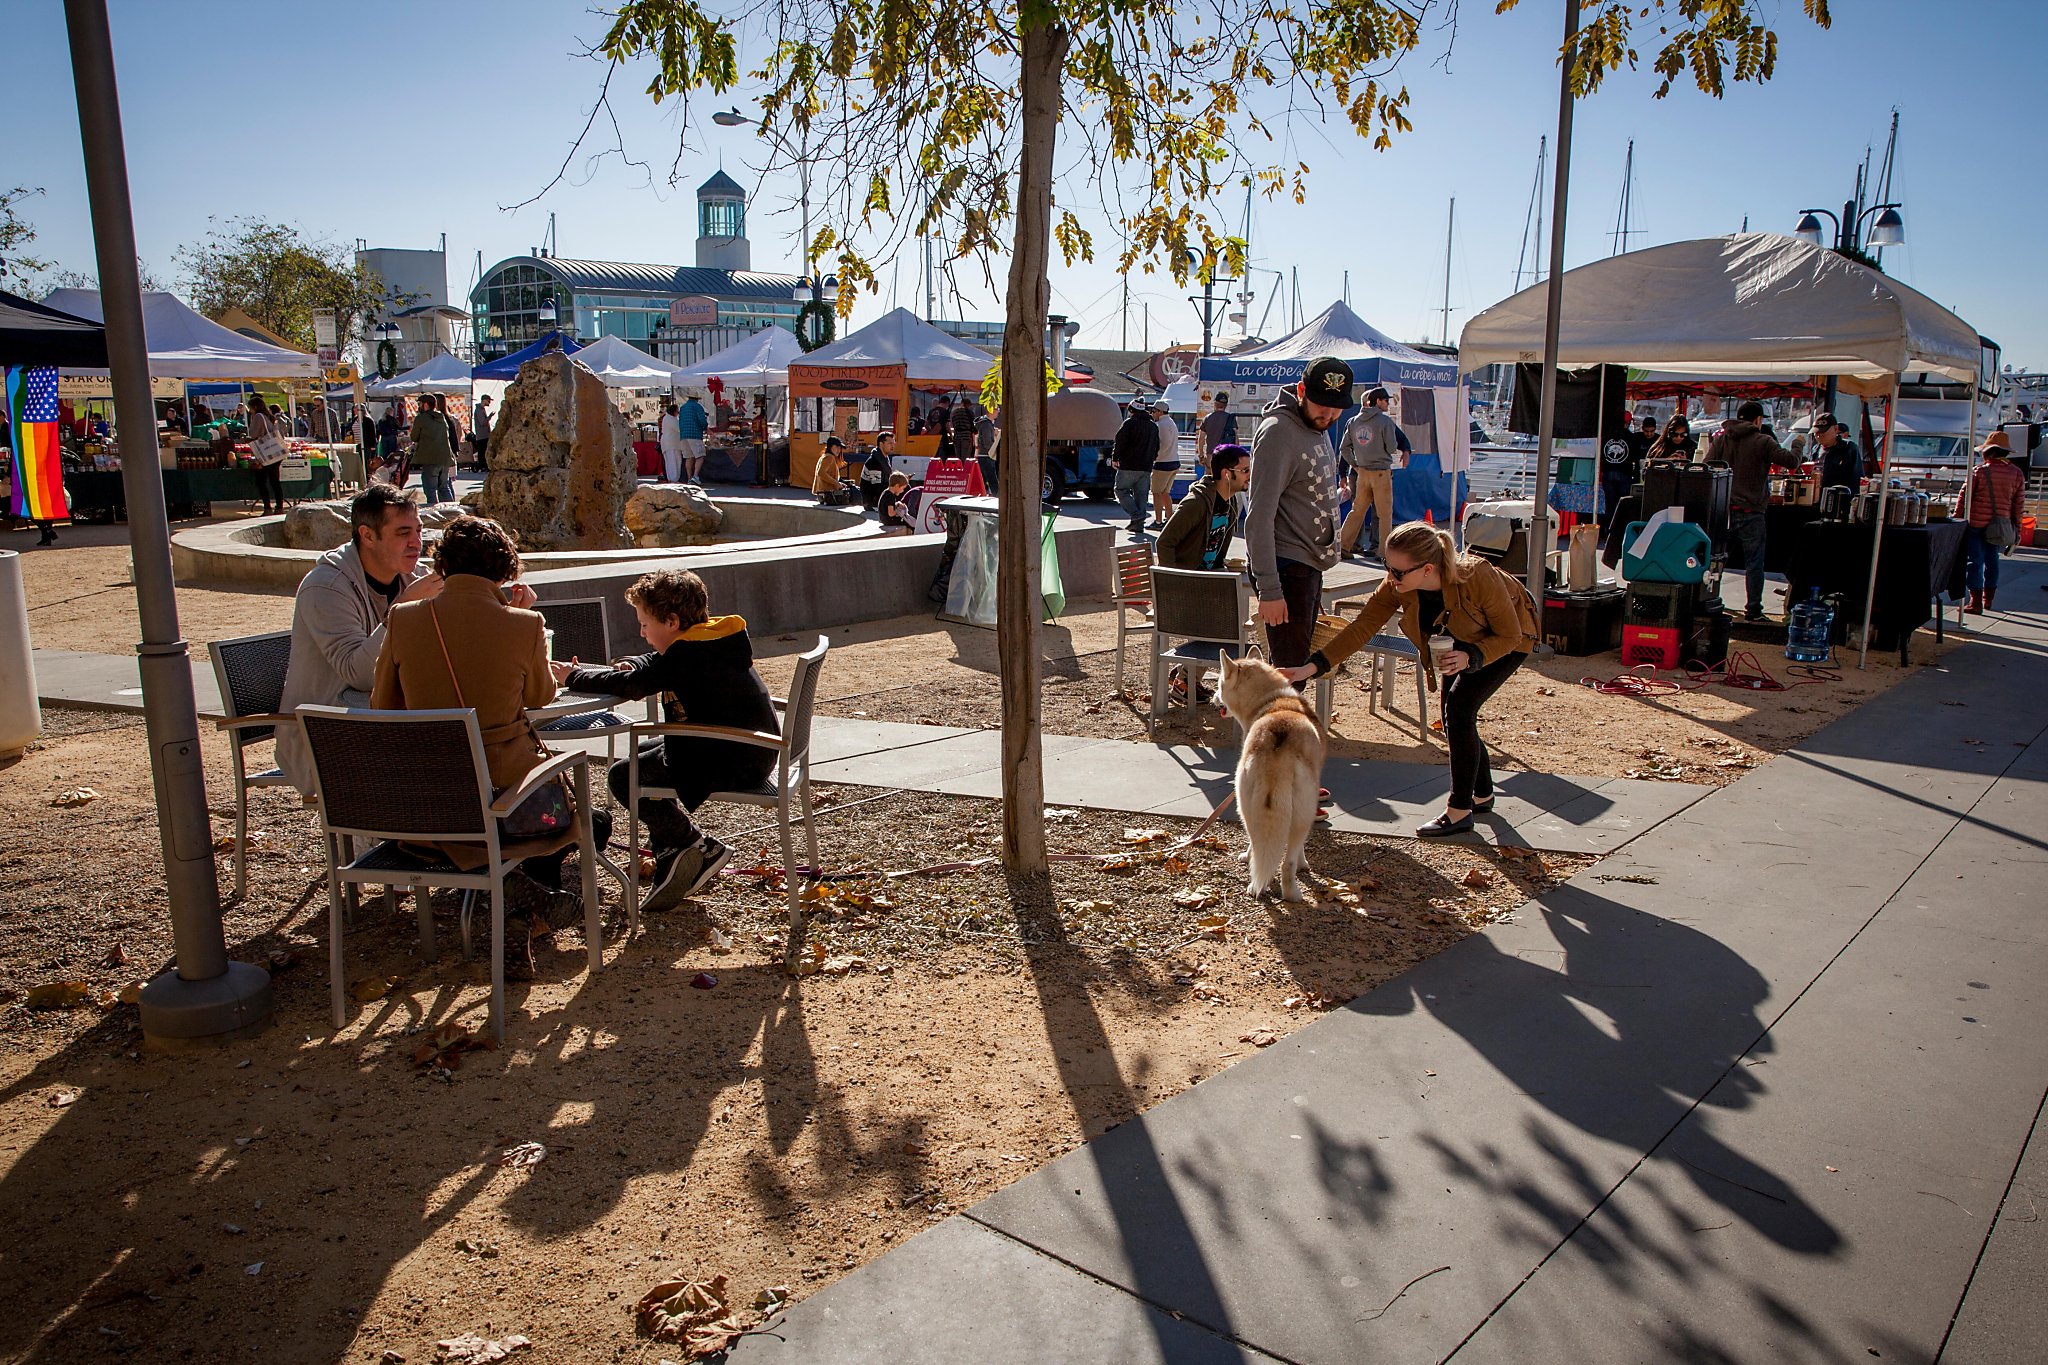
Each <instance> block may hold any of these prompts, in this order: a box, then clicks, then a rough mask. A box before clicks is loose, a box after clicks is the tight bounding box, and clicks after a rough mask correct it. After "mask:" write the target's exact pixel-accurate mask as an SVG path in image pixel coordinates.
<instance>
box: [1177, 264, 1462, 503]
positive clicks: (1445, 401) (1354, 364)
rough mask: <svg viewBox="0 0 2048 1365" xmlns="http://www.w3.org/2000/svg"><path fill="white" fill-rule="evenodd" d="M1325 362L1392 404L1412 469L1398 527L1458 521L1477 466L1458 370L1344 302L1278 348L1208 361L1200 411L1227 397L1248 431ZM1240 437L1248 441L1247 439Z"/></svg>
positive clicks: (1399, 498)
mask: <svg viewBox="0 0 2048 1365" xmlns="http://www.w3.org/2000/svg"><path fill="white" fill-rule="evenodd" d="M1326 355H1331V356H1335V357H1337V358H1338V359H1339V360H1342V361H1343V362H1344V363H1345V364H1347V365H1349V366H1350V367H1351V377H1352V380H1353V382H1354V384H1355V385H1356V386H1357V387H1356V390H1355V391H1356V392H1357V393H1359V394H1363V393H1364V392H1365V391H1366V390H1367V389H1370V388H1373V387H1375V386H1378V387H1382V388H1385V389H1387V390H1388V391H1389V392H1390V393H1391V394H1392V396H1393V405H1392V408H1391V409H1390V410H1391V412H1392V413H1393V417H1394V420H1395V421H1396V422H1398V423H1399V424H1400V426H1401V430H1402V432H1403V434H1404V435H1405V436H1406V437H1407V440H1408V445H1409V454H1408V460H1407V463H1406V465H1405V466H1404V467H1402V468H1400V469H1397V470H1395V471H1394V520H1395V521H1396V522H1404V521H1421V520H1423V519H1425V518H1430V519H1434V520H1435V521H1437V522H1439V523H1444V522H1449V521H1451V520H1452V519H1453V512H1454V507H1455V506H1457V505H1460V504H1462V503H1463V502H1464V496H1465V488H1464V481H1463V479H1462V478H1461V477H1460V475H1461V473H1462V472H1463V471H1464V470H1466V469H1468V468H1469V467H1470V466H1471V462H1472V437H1471V423H1470V421H1469V420H1467V418H1466V405H1465V400H1464V391H1463V389H1462V388H1461V386H1460V385H1459V383H1458V367H1457V365H1456V364H1455V363H1453V362H1451V361H1448V360H1442V359H1439V358H1438V357H1436V356H1432V355H1426V354H1424V353H1423V352H1421V351H1418V350H1416V349H1414V348H1413V347H1411V346H1404V345H1402V344H1401V343H1400V342H1398V341H1395V340H1394V339H1393V338H1392V337H1390V336H1388V335H1386V334H1385V333H1384V332H1381V331H1379V330H1378V329H1376V328H1374V327H1372V326H1371V325H1369V324H1368V323H1367V322H1366V321H1365V319H1363V318H1361V317H1359V316H1358V314H1356V313H1354V312H1352V311H1351V309H1350V308H1349V307H1347V306H1346V305H1345V304H1344V303H1342V302H1341V301H1340V302H1337V303H1333V304H1331V305H1330V306H1329V307H1328V308H1325V309H1324V310H1323V311H1322V312H1321V313H1319V314H1317V315H1316V316H1315V317H1314V318H1311V319H1310V320H1309V321H1308V322H1306V323H1304V324H1303V325H1302V326H1301V328H1300V329H1299V330H1297V331H1295V332H1293V333H1292V334H1290V335H1288V336H1285V337H1282V338H1281V339H1280V340H1278V341H1275V342H1271V343H1269V344H1267V345H1264V346H1258V347H1254V348H1253V349H1251V350H1248V351H1239V352H1237V353H1236V354H1234V355H1227V356H1210V357H1208V358H1207V359H1205V360H1203V361H1202V364H1201V370H1200V376H1199V377H1200V380H1201V383H1200V388H1201V394H1200V399H1199V407H1200V410H1201V411H1207V409H1208V405H1209V401H1210V399H1212V398H1213V397H1215V396H1216V395H1217V394H1228V395H1229V396H1230V398H1231V408H1232V410H1233V411H1235V412H1237V413H1238V414H1239V423H1240V426H1243V425H1245V424H1246V417H1245V415H1246V414H1253V413H1257V412H1258V410H1259V409H1260V408H1261V407H1263V406H1265V404H1266V403H1267V402H1268V401H1269V400H1270V399H1271V398H1272V396H1273V395H1274V394H1275V393H1277V392H1279V391H1280V390H1281V389H1284V388H1286V387H1288V386H1289V385H1291V384H1294V383H1295V382H1297V381H1298V380H1299V379H1300V378H1301V374H1302V371H1303V370H1304V369H1305V368H1307V366H1308V362H1309V361H1311V360H1314V359H1315V358H1316V357H1318V356H1326ZM1253 420H1256V419H1255V418H1254V419H1253ZM1342 431H1343V424H1342V422H1340V423H1338V424H1337V425H1336V426H1333V427H1332V428H1331V430H1330V436H1331V439H1332V440H1336V439H1338V437H1339V436H1340V435H1341V433H1342ZM1241 434H1243V435H1244V436H1245V438H1246V439H1247V440H1249V432H1248V431H1246V432H1243V433H1241Z"/></svg>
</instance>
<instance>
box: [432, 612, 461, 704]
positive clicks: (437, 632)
mask: <svg viewBox="0 0 2048 1365" xmlns="http://www.w3.org/2000/svg"><path fill="white" fill-rule="evenodd" d="M427 619H428V620H429V621H432V622H433V623H434V638H435V639H436V640H437V641H439V642H440V645H441V662H442V663H444V664H446V665H448V682H449V685H450V686H452V687H453V688H454V689H455V704H456V705H457V706H460V707H461V708H462V709H463V710H465V711H466V710H468V709H469V703H468V702H466V701H464V700H463V698H462V683H461V681H460V680H459V679H458V678H457V677H456V676H455V660H454V659H453V658H451V657H450V656H449V654H448V637H447V636H445V635H443V634H442V633H441V613H439V612H437V611H435V610H434V604H433V603H432V602H428V603H427Z"/></svg>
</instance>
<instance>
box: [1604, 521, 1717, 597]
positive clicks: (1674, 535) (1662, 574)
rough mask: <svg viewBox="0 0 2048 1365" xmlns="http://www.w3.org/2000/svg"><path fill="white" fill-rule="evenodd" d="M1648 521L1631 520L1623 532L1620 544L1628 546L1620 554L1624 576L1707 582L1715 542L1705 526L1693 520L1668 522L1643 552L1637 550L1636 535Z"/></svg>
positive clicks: (1656, 579)
mask: <svg viewBox="0 0 2048 1365" xmlns="http://www.w3.org/2000/svg"><path fill="white" fill-rule="evenodd" d="M1647 524H1648V523H1646V522H1640V521H1632V522H1630V523H1629V524H1628V529H1627V530H1625V531H1623V532H1622V537H1621V543H1622V545H1623V546H1625V547H1627V548H1625V549H1624V550H1623V551H1622V555H1621V572H1622V576H1623V577H1625V578H1627V579H1628V580H1629V581H1630V582H1631V583H1633V582H1638V581H1641V582H1646V583H1701V582H1705V581H1706V577H1707V569H1708V568H1709V567H1710V565H1711V563H1712V560H1713V555H1714V543H1713V541H1712V539H1710V538H1709V537H1708V535H1707V532H1706V528H1705V527H1703V526H1700V525H1697V524H1695V523H1693V522H1690V521H1675V522H1666V523H1665V524H1664V525H1662V526H1659V527H1658V528H1657V533H1656V534H1655V535H1653V536H1651V537H1650V543H1649V544H1648V545H1647V546H1644V547H1642V548H1643V553H1642V554H1641V555H1638V554H1636V553H1635V542H1636V537H1637V536H1639V535H1641V534H1642V530H1643V527H1644V526H1645V525H1647Z"/></svg>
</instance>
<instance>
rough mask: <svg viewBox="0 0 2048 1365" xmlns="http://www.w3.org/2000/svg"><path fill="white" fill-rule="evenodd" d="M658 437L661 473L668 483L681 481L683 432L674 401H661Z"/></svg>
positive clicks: (666, 399) (668, 399)
mask: <svg viewBox="0 0 2048 1365" xmlns="http://www.w3.org/2000/svg"><path fill="white" fill-rule="evenodd" d="M659 431H660V435H659V437H658V441H659V444H660V446H661V472H662V476H663V477H664V478H666V479H667V480H668V481H669V482H670V483H681V482H682V481H683V431H682V426H681V424H680V423H679V422H678V421H677V419H676V400H675V399H673V398H664V399H662V400H661V425H660V428H659Z"/></svg>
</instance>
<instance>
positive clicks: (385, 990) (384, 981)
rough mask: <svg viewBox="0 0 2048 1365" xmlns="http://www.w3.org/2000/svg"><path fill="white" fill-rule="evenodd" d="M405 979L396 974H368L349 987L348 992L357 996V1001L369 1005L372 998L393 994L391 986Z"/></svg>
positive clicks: (378, 998) (379, 998)
mask: <svg viewBox="0 0 2048 1365" xmlns="http://www.w3.org/2000/svg"><path fill="white" fill-rule="evenodd" d="M403 979H404V978H403V977H396V976H366V977H364V978H363V979H362V980H361V981H358V982H356V984H355V985H353V986H351V987H349V991H348V993H349V994H350V995H352V996H354V997H355V998H356V1001H357V1003H359V1004H364V1005H367V1004H369V1003H370V1002H371V1001H372V1000H382V999H383V998H384V997H385V996H387V995H389V994H391V988H392V987H393V986H396V985H397V984H398V983H399V982H400V981H401V980H403Z"/></svg>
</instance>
